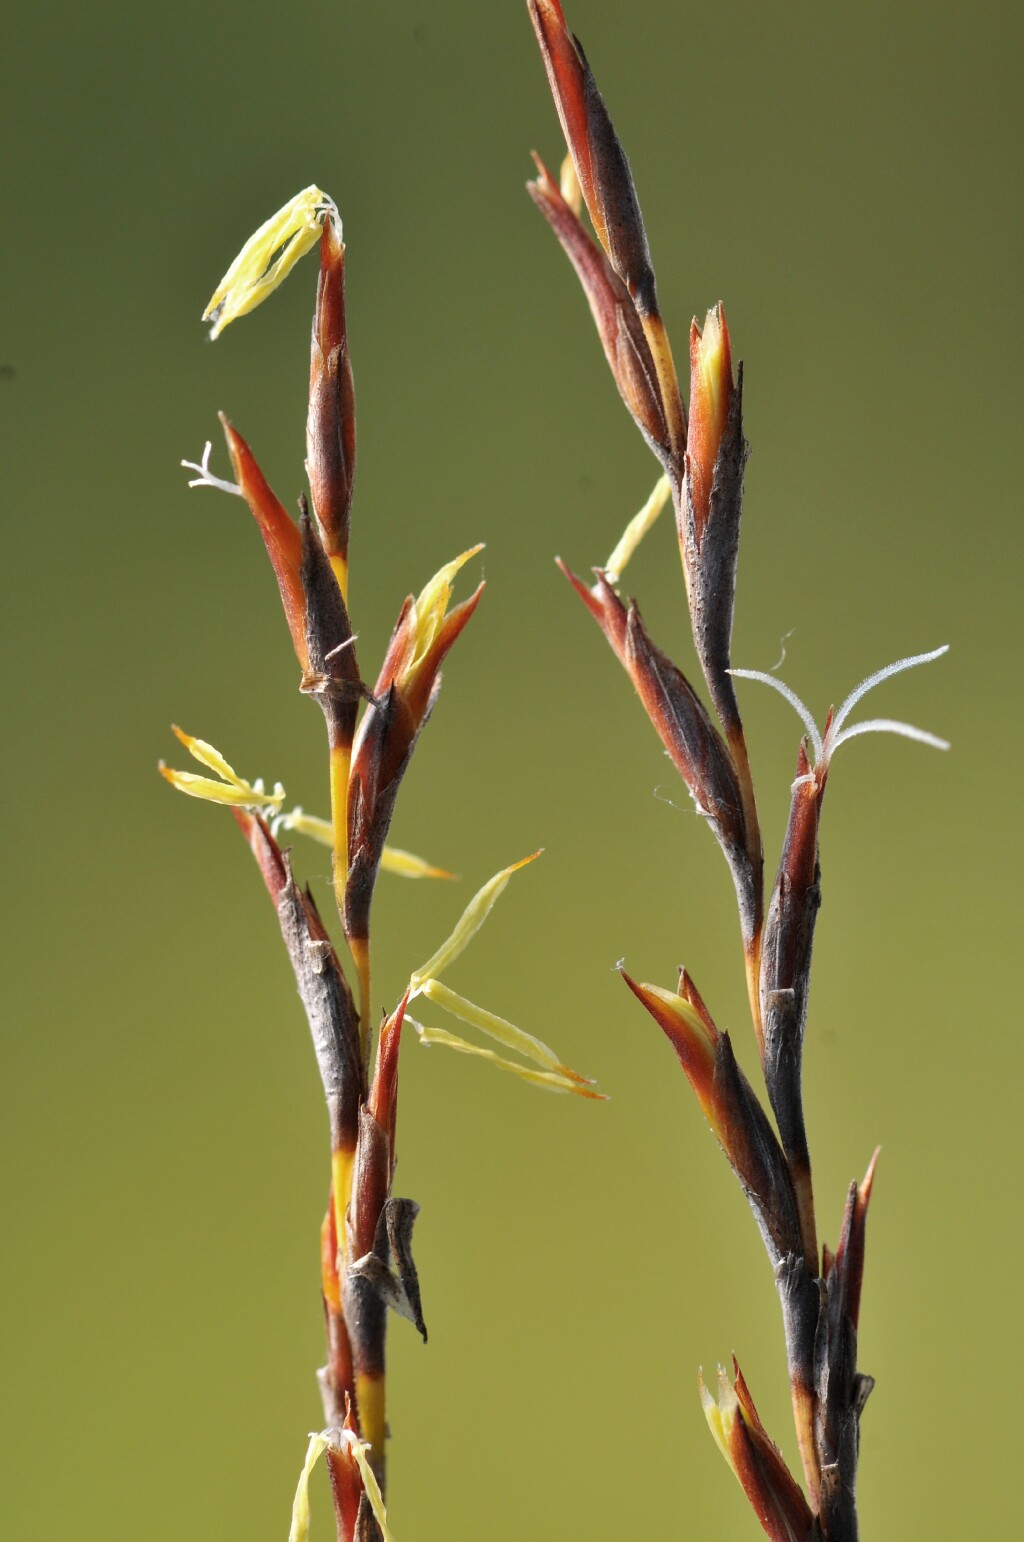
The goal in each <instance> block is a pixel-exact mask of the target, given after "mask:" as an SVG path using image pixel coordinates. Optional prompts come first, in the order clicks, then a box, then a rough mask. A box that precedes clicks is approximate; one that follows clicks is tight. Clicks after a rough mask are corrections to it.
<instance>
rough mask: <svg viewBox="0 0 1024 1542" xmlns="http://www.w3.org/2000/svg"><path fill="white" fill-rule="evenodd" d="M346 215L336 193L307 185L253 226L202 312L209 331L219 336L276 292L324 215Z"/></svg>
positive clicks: (314, 239)
mask: <svg viewBox="0 0 1024 1542" xmlns="http://www.w3.org/2000/svg"><path fill="white" fill-rule="evenodd" d="M327 218H329V219H330V220H331V221H332V222H333V223H334V224H335V226H336V228H337V230H338V232H339V235H340V232H341V219H340V216H339V214H338V210H337V206H336V205H335V203H334V201H333V199H331V198H328V197H327V195H326V193H323V192H321V190H320V189H319V188H318V187H313V186H310V187H306V188H303V190H302V192H301V193H296V194H295V196H294V198H290V199H289V200H288V202H287V203H286V204H284V205H283V206H282V207H281V208H280V209H278V211H277V213H276V214H272V215H271V216H270V218H269V219H268V220H265V221H264V223H263V224H262V225H261V226H260V227H259V229H258V230H256V231H254V232H253V234H252V235H251V236H250V237H249V239H248V241H246V243H245V245H244V246H243V247H242V250H241V251H240V252H239V254H238V256H237V257H236V258H235V260H234V262H233V263H232V264H231V266H230V268H228V271H227V272H226V273H225V275H224V277H223V278H222V279H221V281H220V283H219V284H218V285H217V288H216V289H215V290H214V292H213V294H212V296H211V298H210V302H209V304H208V305H207V307H206V309H205V310H204V312H203V320H204V321H209V322H210V323H211V326H210V337H211V339H213V338H217V337H219V336H220V334H221V333H222V332H223V330H224V328H225V327H226V326H229V325H230V323H231V322H232V321H236V320H237V319H238V317H239V316H246V315H248V313H249V312H250V311H253V310H255V309H256V307H257V306H258V305H261V304H262V303H263V301H264V300H265V299H266V298H267V296H268V295H271V294H273V292H274V290H275V289H277V288H278V287H279V286H280V285H281V284H282V283H283V282H284V280H285V279H286V278H287V277H288V274H289V273H290V272H291V270H292V268H294V266H295V264H296V263H297V262H298V261H299V259H300V258H301V257H303V256H304V255H305V254H306V252H308V251H310V250H312V248H313V247H314V246H315V245H316V243H317V241H318V240H319V237H320V230H321V227H322V225H323V222H324V220H325V219H327Z"/></svg>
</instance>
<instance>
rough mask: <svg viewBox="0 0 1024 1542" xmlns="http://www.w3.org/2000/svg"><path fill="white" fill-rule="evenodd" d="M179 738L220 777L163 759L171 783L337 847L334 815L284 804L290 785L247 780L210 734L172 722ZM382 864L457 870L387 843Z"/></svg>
mask: <svg viewBox="0 0 1024 1542" xmlns="http://www.w3.org/2000/svg"><path fill="white" fill-rule="evenodd" d="M171 726H172V728H173V731H174V733H175V735H176V737H177V738H178V739H179V740H180V741H181V743H182V744H183V745H184V746H185V748H186V749H187V750H188V752H189V754H190V755H191V756H192V758H193V759H194V760H198V761H199V764H200V765H202V766H206V768H207V769H208V770H210V771H216V773H217V776H218V777H219V778H220V780H219V781H214V779H213V777H210V776H199V775H197V773H196V772H195V771H174V770H172V769H171V767H170V766H165V765H164V764H163V762H161V764H160V774H161V776H164V777H166V778H167V780H168V781H169V782H170V784H171V786H172V787H176V788H177V790H178V792H184V793H187V794H188V796H189V797H190V798H202V799H204V800H205V801H206V802H207V803H224V804H226V805H228V807H230V808H242V809H249V810H252V811H253V812H258V813H261V814H263V815H265V816H267V817H268V818H269V821H270V828H271V832H272V833H273V834H274V835H279V834H280V832H281V831H282V830H293V831H294V832H295V833H296V835H305V836H308V837H309V839H310V840H313V841H316V842H318V844H319V845H321V846H327V847H333V845H334V831H333V830H332V828H331V821H330V820H329V819H320V818H318V816H317V815H315V814H307V813H306V811H305V810H304V809H303V808H300V807H299V806H298V805H296V806H295V808H293V809H287V810H286V809H285V807H284V801H285V790H284V788H283V787H282V786H281V783H280V782H275V783H274V790H273V792H267V791H266V790H265V788H264V784H263V778H262V777H257V779H256V781H255V782H247V781H246V780H245V778H244V777H242V776H239V774H238V772H237V771H236V770H235V769H234V767H233V766H229V765H228V763H227V761H226V760H225V759H224V756H223V755H222V754H221V753H220V750H217V749H214V747H213V745H212V744H207V742H206V740H205V739H197V738H195V736H194V735H193V734H187V733H185V732H184V731H183V730H182V729H180V728H178V727H177V725H176V724H172V725H171ZM380 865H381V867H382V868H383V870H384V871H385V872H386V873H397V874H398V875H399V876H400V877H402V878H454V877H455V874H454V873H449V872H448V870H447V869H446V868H443V867H434V866H433V864H432V863H430V862H425V861H424V860H423V858H422V857H417V856H414V855H413V853H412V852H411V851H402V850H401V849H400V848H399V847H397V846H385V847H384V855H383V857H382V858H381V864H380Z"/></svg>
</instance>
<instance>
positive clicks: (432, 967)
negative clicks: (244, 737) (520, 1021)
mask: <svg viewBox="0 0 1024 1542" xmlns="http://www.w3.org/2000/svg"><path fill="white" fill-rule="evenodd" d="M174 732H175V734H176V735H177V736H178V738H179V739H180V741H181V743H182V744H183V745H184V746H185V748H186V749H187V750H188V752H189V754H190V755H192V756H193V757H194V758H195V759H196V760H198V761H199V762H200V764H201V765H204V766H206V767H207V768H208V769H209V770H211V771H215V772H216V773H217V776H218V777H219V780H214V778H213V777H207V776H199V775H197V774H196V773H195V772H193V771H175V770H173V769H172V768H171V767H170V766H165V765H161V766H160V771H161V774H162V775H163V776H164V777H166V779H167V780H168V781H169V782H170V784H171V786H172V787H175V788H177V790H178V791H179V792H184V793H187V794H188V795H189V797H192V798H202V799H205V800H206V801H207V802H210V803H223V804H227V805H228V806H230V807H232V808H242V809H247V810H250V811H252V812H258V813H262V814H263V815H267V814H268V813H269V814H270V815H271V816H272V824H273V826H274V827H275V828H280V829H281V830H294V831H295V832H296V833H297V834H300V835H306V836H309V837H310V838H311V839H312V840H315V841H318V842H320V844H321V845H324V846H330V845H331V844H332V840H333V835H332V830H331V824H330V821H329V820H327V819H318V818H316V817H315V816H314V815H311V814H306V813H304V812H303V811H302V809H301V808H294V809H291V810H289V811H285V809H284V802H285V790H284V788H283V787H282V786H281V783H280V782H275V784H274V790H273V792H266V791H264V784H263V781H262V779H257V780H256V781H255V782H249V781H246V779H245V778H244V777H242V776H239V774H238V772H237V771H236V770H235V769H234V767H233V766H230V765H229V764H228V762H227V761H226V760H225V758H224V756H223V755H222V754H221V753H220V751H219V750H216V749H214V747H213V745H212V744H207V743H206V741H205V740H203V739H196V738H194V737H193V735H192V734H187V733H184V732H183V731H182V730H181V729H180V728H175V730H174ZM539 856H540V852H539V851H535V852H534V853H533V854H532V855H531V856H529V857H523V858H522V860H521V861H519V862H513V863H512V864H511V865H510V866H509V867H503V868H502V869H501V871H500V872H499V873H495V875H494V877H493V878H490V879H488V881H487V882H486V883H485V884H484V886H483V887H482V888H481V889H480V890H479V891H478V892H477V893H476V894H475V895H474V896H473V898H472V899H471V900H470V902H469V904H468V905H467V906H466V908H465V910H464V911H463V913H462V915H461V916H460V918H459V920H458V922H457V923H456V926H455V928H454V930H453V931H452V933H451V935H450V936H449V937H447V938H446V939H445V941H444V942H443V943H442V944H441V946H440V947H439V948H438V949H437V951H436V952H435V953H434V954H432V955H431V957H430V958H429V959H428V960H427V962H426V963H425V964H424V965H423V966H422V968H420V969H417V970H415V971H414V973H413V974H412V975H411V976H410V978H409V984H408V987H407V991H408V998H407V999H408V1002H409V1004H411V1003H412V1002H413V1001H415V1000H416V999H417V997H422V998H423V1000H424V1001H429V1002H431V1003H432V1004H433V1005H434V1006H437V1007H440V1008H441V1009H442V1010H443V1011H445V1012H449V1013H450V1014H451V1016H452V1017H455V1018H457V1019H458V1020H459V1021H460V1022H463V1023H466V1024H467V1025H468V1026H469V1027H471V1028H478V1029H479V1030H480V1031H481V1033H484V1034H486V1035H487V1036H488V1038H491V1039H493V1040H494V1041H495V1042H496V1043H498V1044H500V1045H502V1046H503V1048H505V1049H509V1050H512V1051H513V1052H514V1053H516V1054H519V1055H522V1056H523V1057H524V1059H526V1060H527V1061H529V1062H531V1064H529V1065H521V1064H519V1062H517V1061H513V1060H506V1059H505V1058H504V1057H503V1056H501V1055H498V1054H497V1053H496V1052H495V1051H494V1050H491V1049H487V1048H485V1047H484V1046H481V1045H477V1044H471V1043H469V1041H468V1040H466V1039H463V1038H460V1037H459V1036H458V1035H457V1034H454V1033H449V1032H448V1031H447V1030H446V1029H444V1028H429V1027H425V1026H424V1025H423V1024H422V1023H419V1022H417V1021H416V1020H415V1019H414V1018H413V1017H412V1016H411V1015H410V1014H409V1012H408V1010H407V1011H406V1014H405V1020H406V1022H408V1023H409V1024H411V1026H412V1027H413V1028H414V1029H415V1030H416V1033H417V1036H418V1038H419V1041H420V1043H421V1044H422V1045H423V1046H424V1047H425V1048H426V1047H429V1046H431V1045H434V1044H442V1045H444V1046H446V1047H447V1048H449V1049H455V1050H459V1051H461V1052H462V1054H464V1055H475V1056H478V1057H479V1058H480V1059H483V1060H488V1061H490V1063H491V1064H492V1065H495V1066H498V1067H499V1068H500V1069H501V1070H503V1071H511V1072H513V1073H514V1074H515V1075H516V1076H520V1077H522V1079H523V1080H524V1081H527V1082H530V1083H532V1085H533V1086H536V1087H543V1088H545V1089H547V1090H548V1091H550V1092H574V1093H576V1094H577V1096H579V1097H584V1098H597V1099H603V1098H604V1096H605V1095H604V1094H603V1093H600V1092H596V1091H595V1090H594V1089H593V1086H592V1084H591V1083H590V1082H589V1081H588V1080H587V1078H586V1077H583V1076H581V1075H580V1074H579V1072H577V1071H573V1070H571V1069H570V1068H569V1067H568V1066H566V1065H564V1064H563V1063H562V1061H561V1060H560V1059H559V1057H558V1055H557V1054H556V1053H555V1051H554V1050H553V1049H551V1048H550V1047H549V1046H548V1045H547V1044H545V1043H544V1042H543V1040H541V1039H538V1038H537V1037H536V1036H535V1035H534V1034H532V1033H527V1032H526V1031H525V1030H524V1029H522V1028H517V1027H516V1025H515V1024H514V1023H510V1022H508V1021H506V1019H505V1018H503V1017H498V1016H497V1015H496V1014H495V1013H493V1012H488V1011H487V1010H486V1009H485V1008H484V1007H480V1006H477V1005H476V1003H475V1002H472V1001H469V1000H467V998H466V997H465V996H460V995H458V994H457V993H456V992H455V991H453V990H451V989H450V988H449V986H447V985H443V984H442V983H441V978H440V976H441V974H442V973H443V972H444V971H445V970H446V969H448V968H450V966H451V965H452V964H453V963H454V962H455V960H456V959H457V958H459V956H460V955H461V954H462V953H464V952H465V950H466V948H467V947H468V946H469V944H470V943H471V942H472V940H473V938H474V937H475V936H476V934H477V932H478V931H479V930H480V928H481V926H483V924H484V922H485V921H486V920H487V917H488V916H489V915H490V913H491V911H492V910H493V908H494V906H495V904H496V903H497V901H498V900H499V899H500V898H501V896H502V894H504V892H505V889H506V888H507V887H508V881H509V879H510V878H511V877H512V874H513V873H516V872H518V871H519V869H520V868H522V867H526V866H527V864H528V863H530V862H533V861H534V860H535V859H536V858H537V857H539ZM381 866H382V867H383V868H384V869H385V870H386V871H388V872H391V873H396V874H399V875H400V876H402V877H405V878H454V876H455V875H454V874H453V873H449V872H448V871H447V870H446V869H445V868H442V867H434V866H432V865H431V863H429V862H425V861H424V860H423V858H422V857H417V856H414V855H413V853H412V852H409V851H402V850H400V849H398V848H396V847H385V855H384V859H383V861H382V863H381Z"/></svg>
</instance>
